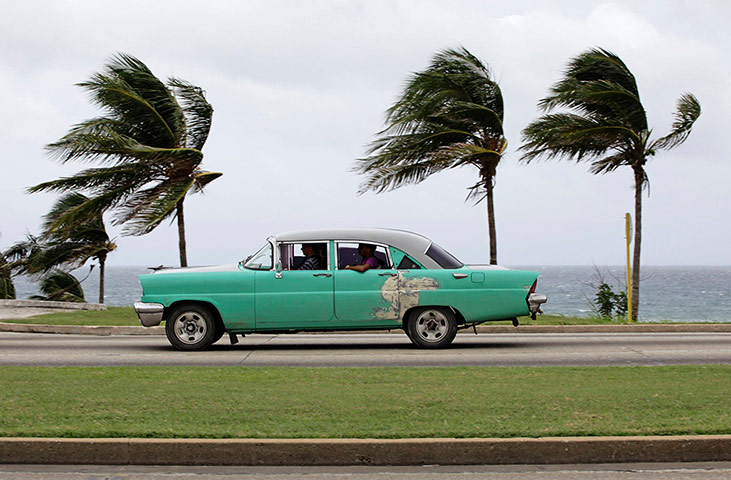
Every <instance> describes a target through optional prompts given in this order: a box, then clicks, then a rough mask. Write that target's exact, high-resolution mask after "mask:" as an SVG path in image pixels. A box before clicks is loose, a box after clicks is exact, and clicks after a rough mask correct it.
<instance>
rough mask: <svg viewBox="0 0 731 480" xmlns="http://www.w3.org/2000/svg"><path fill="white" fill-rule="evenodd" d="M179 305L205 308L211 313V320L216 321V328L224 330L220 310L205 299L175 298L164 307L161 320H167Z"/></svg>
mask: <svg viewBox="0 0 731 480" xmlns="http://www.w3.org/2000/svg"><path fill="white" fill-rule="evenodd" d="M181 305H200V306H202V307H205V308H207V309H208V311H209V312H211V314H212V315H213V321H214V322H216V328H220V329H222V331H226V326H225V325H224V323H223V317H221V312H219V311H218V308H216V306H215V305H214V304H212V303H211V302H207V301H205V300H176V301H175V302H173V303H171V304H170V305H169V306H167V307H165V310H163V314H162V318H163V320H166V321H167V320H168V315H169V314H170V312H172V311H173V310H175V309H176V308H177V307H179V306H181Z"/></svg>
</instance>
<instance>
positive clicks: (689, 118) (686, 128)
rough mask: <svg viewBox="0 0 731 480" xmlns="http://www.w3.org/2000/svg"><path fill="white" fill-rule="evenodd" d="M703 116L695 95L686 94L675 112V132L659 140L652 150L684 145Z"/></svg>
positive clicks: (679, 100) (681, 98)
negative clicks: (697, 121) (696, 122)
mask: <svg viewBox="0 0 731 480" xmlns="http://www.w3.org/2000/svg"><path fill="white" fill-rule="evenodd" d="M700 115H701V104H700V102H699V101H698V99H697V98H695V96H694V95H693V94H690V93H685V94H683V95H682V96H681V97H680V99H678V109H677V111H676V112H675V121H674V122H673V130H672V131H671V132H670V133H669V134H668V135H665V136H664V137H662V138H659V139H658V140H657V141H655V143H653V144H652V146H651V147H650V148H652V149H662V150H669V149H671V148H674V147H677V146H678V145H680V144H681V143H683V142H684V141H685V140H686V139H687V138H688V135H690V131H691V129H692V128H693V125H694V124H695V121H696V120H698V117H700Z"/></svg>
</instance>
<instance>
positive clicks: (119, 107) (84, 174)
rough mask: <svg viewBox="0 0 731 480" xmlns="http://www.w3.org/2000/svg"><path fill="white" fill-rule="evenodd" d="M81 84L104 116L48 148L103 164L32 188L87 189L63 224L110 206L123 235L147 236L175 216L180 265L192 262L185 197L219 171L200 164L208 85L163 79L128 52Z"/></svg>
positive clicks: (67, 158)
mask: <svg viewBox="0 0 731 480" xmlns="http://www.w3.org/2000/svg"><path fill="white" fill-rule="evenodd" d="M79 85H80V86H81V87H82V88H84V89H86V90H87V91H88V92H89V93H90V96H91V100H92V102H93V103H95V104H96V105H97V106H99V107H100V108H101V109H102V110H103V113H104V115H103V116H101V117H97V118H92V119H90V120H86V121H84V122H81V123H79V124H77V125H75V126H73V127H72V128H71V130H70V131H69V133H68V134H66V135H65V136H64V137H63V138H61V139H60V140H59V141H58V142H55V143H52V144H50V145H48V146H47V149H48V151H49V152H50V154H51V155H52V156H54V157H55V158H57V159H58V160H60V161H61V162H62V163H65V162H68V161H71V160H81V161H89V162H97V163H99V164H101V166H100V167H98V168H90V169H86V170H83V171H81V172H79V173H77V174H76V175H73V176H71V177H65V178H60V179H57V180H52V181H49V182H45V183H41V184H39V185H36V186H34V187H31V188H30V189H29V191H30V192H41V191H58V192H81V193H85V194H87V197H88V199H87V200H86V201H85V202H84V204H83V205H81V206H79V207H77V208H75V209H73V210H72V211H69V212H68V213H67V214H66V218H64V219H62V220H61V222H66V223H69V224H72V223H74V222H75V221H76V220H77V219H79V218H93V217H94V216H95V215H99V214H101V213H102V212H104V211H106V210H111V211H112V212H113V223H114V224H115V225H120V224H124V225H125V227H124V229H123V230H122V233H123V234H125V235H144V234H146V233H149V232H151V231H152V230H153V229H155V228H156V227H157V226H158V225H159V224H160V223H161V222H162V221H163V220H165V219H167V218H170V217H174V218H175V219H177V224H178V245H179V251H180V265H181V266H187V264H188V261H187V252H186V244H185V217H184V213H183V212H184V211H183V202H184V200H185V197H186V196H187V195H188V194H190V193H195V192H200V191H202V189H203V187H205V186H206V185H207V184H208V183H210V182H211V181H213V180H215V179H216V178H218V177H219V176H221V174H220V173H215V172H206V171H203V170H201V169H200V165H201V162H202V160H203V153H202V152H201V149H202V148H203V145H204V144H205V142H206V140H207V138H208V133H209V131H210V128H211V117H212V114H213V108H212V107H211V105H210V104H209V103H208V101H207V100H206V98H205V94H204V92H203V90H202V89H200V88H199V87H197V86H194V85H192V84H190V83H188V82H186V81H183V80H180V79H176V78H171V79H169V80H168V82H167V84H164V83H163V82H162V81H160V80H159V79H158V78H157V77H155V75H153V74H152V72H151V71H150V69H149V68H147V66H146V65H145V64H144V63H142V62H141V61H140V60H138V59H136V58H134V57H132V56H129V55H124V54H118V55H116V56H114V57H112V59H111V60H110V61H109V63H108V64H107V65H106V67H105V69H104V71H102V72H100V73H97V74H95V75H93V76H92V77H91V79H90V80H89V81H87V82H84V83H80V84H79Z"/></svg>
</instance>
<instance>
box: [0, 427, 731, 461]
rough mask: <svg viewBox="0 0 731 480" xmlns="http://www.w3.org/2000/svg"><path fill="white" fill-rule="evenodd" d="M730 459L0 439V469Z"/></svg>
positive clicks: (501, 443)
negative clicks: (20, 466)
mask: <svg viewBox="0 0 731 480" xmlns="http://www.w3.org/2000/svg"><path fill="white" fill-rule="evenodd" d="M715 461H731V435H708V436H705V435H704V436H667V437H666V436H648V437H553V438H510V439H499V438H498V439H491V438H485V439H483V438H474V439H451V438H434V439H431V438H429V439H397V440H359V439H299V440H284V439H282V440H276V439H221V440H210V439H182V440H174V439H137V438H118V439H117V438H104V439H66V438H4V439H0V463H3V464H65V465H80V464H86V465H237V466H256V465H271V466H288V465H297V466H325V465H433V464H439V465H500V464H503V465H508V464H568V463H573V464H577V463H635V462H715Z"/></svg>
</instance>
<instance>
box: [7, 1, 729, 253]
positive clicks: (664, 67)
mask: <svg viewBox="0 0 731 480" xmlns="http://www.w3.org/2000/svg"><path fill="white" fill-rule="evenodd" d="M729 19H731V2H727V1H725V0H718V1H702V0H694V1H690V0H689V1H670V0H666V1H639V2H638V1H615V2H599V1H587V0H581V1H519V0H516V1H512V2H503V1H486V0H482V1H450V2H445V1H416V0H413V1H409V0H401V1H394V0H386V1H374V0H367V1H366V0H364V1H348V0H340V1H336V0H332V1H302V2H294V1H291V2H288V1H274V0H267V1H242V2H233V1H208V2H201V1H185V0H175V1H158V0H156V1H154V2H150V1H147V0H144V1H129V0H128V1H125V2H102V1H98V0H94V1H58V0H56V1H48V2H41V1H33V0H25V1H23V2H5V5H4V9H3V15H2V16H0V145H2V167H3V168H2V170H0V171H1V172H2V173H0V193H2V201H1V202H0V205H2V207H0V235H1V236H0V249H6V248H7V247H8V246H10V245H11V244H12V243H14V242H16V241H19V240H22V239H23V238H24V235H25V233H26V232H31V233H37V232H38V229H39V224H40V222H41V217H42V216H43V215H44V214H45V213H47V211H48V209H49V207H50V206H51V204H52V203H53V201H54V200H55V198H56V197H55V196H54V195H52V194H35V195H27V194H26V193H25V189H26V188H27V187H28V186H31V185H35V184H37V183H40V182H42V181H46V180H50V179H54V178H58V177H60V176H67V175H71V174H73V173H75V172H76V171H77V170H79V169H81V168H82V167H84V166H85V165H83V164H67V165H59V164H57V163H54V162H53V161H51V160H50V159H49V158H48V157H47V156H46V155H45V153H44V150H43V146H44V145H45V144H47V143H50V142H53V141H55V140H57V139H59V138H60V137H61V136H62V135H64V134H65V133H66V132H67V130H68V129H69V127H70V126H71V125H72V124H74V123H77V122H79V121H82V120H85V119H88V118H91V117H93V116H95V115H97V114H98V113H99V111H98V110H97V109H96V108H95V107H93V106H92V105H90V104H89V102H88V100H87V97H86V94H85V92H84V91H83V90H82V89H81V88H79V87H77V86H75V84H76V83H78V82H81V81H84V80H86V79H88V77H89V76H90V75H91V74H92V73H94V72H96V71H99V70H101V69H102V67H103V66H104V64H105V63H106V61H107V59H108V58H109V57H110V56H111V55H113V54H114V53H115V52H124V53H128V54H131V55H134V56H136V57H138V58H139V59H141V60H142V61H143V62H145V63H146V64H147V65H148V67H150V69H151V70H152V71H153V72H154V73H155V74H156V75H157V76H158V77H159V78H162V79H165V78H167V77H169V76H173V75H174V76H178V77H181V78H183V79H186V80H188V81H190V82H192V83H195V84H197V85H200V86H201V87H202V88H204V89H205V90H206V92H207V98H208V99H209V101H210V102H211V103H212V105H213V106H214V108H215V113H214V117H213V127H212V131H211V135H210V137H209V139H208V142H207V144H206V145H205V147H204V149H203V152H204V154H205V158H204V164H203V168H204V169H206V170H211V171H220V172H223V176H222V177H221V178H219V179H218V180H216V181H215V182H213V183H212V184H210V186H209V187H208V188H207V191H206V193H205V194H204V195H195V196H191V197H188V199H187V200H186V227H187V241H188V261H189V263H190V264H191V265H203V264H215V263H231V262H235V261H238V260H240V259H242V258H244V257H245V256H246V255H248V254H250V253H253V251H254V250H256V249H257V248H258V247H259V246H260V245H261V244H263V242H264V239H265V238H266V237H267V236H268V235H271V234H273V233H276V232H281V231H288V230H296V229H304V228H324V227H345V226H381V227H390V228H401V229H406V230H411V231H415V232H419V233H422V234H424V235H426V236H428V237H430V238H432V239H433V240H434V241H436V242H437V243H439V244H441V245H442V246H444V247H445V248H447V249H448V250H451V251H452V252H453V253H454V254H455V255H456V256H457V257H458V258H460V259H461V260H463V261H466V262H472V263H487V262H488V260H489V251H488V241H487V226H486V212H485V205H484V203H482V204H479V205H477V206H473V205H472V204H471V203H465V202H464V199H465V196H466V193H467V190H466V189H467V187H469V186H470V185H473V184H474V183H475V181H476V180H477V172H476V170H472V169H470V168H463V169H459V170H453V171H449V172H442V173H440V174H436V175H434V176H432V177H431V178H430V179H429V180H427V181H425V182H423V183H422V184H420V185H417V186H409V187H403V188H401V189H399V190H397V191H394V192H390V193H385V194H380V195H374V194H365V195H362V196H358V195H356V191H357V188H358V185H359V183H360V180H361V179H360V178H359V177H358V176H356V174H354V173H352V172H351V171H350V170H351V168H352V166H353V163H354V160H355V159H356V158H358V157H361V156H363V155H364V152H365V147H366V145H367V144H368V143H369V142H370V141H372V140H373V138H374V134H375V133H376V132H378V131H379V130H380V129H381V128H382V127H383V118H384V117H383V112H384V111H385V110H386V109H387V108H388V107H389V106H390V105H391V104H392V103H393V101H394V100H395V98H396V97H397V95H398V94H399V92H400V89H401V86H402V85H403V83H404V81H405V80H406V78H407V77H408V76H409V74H410V73H411V72H415V71H418V70H421V69H423V68H424V67H425V66H427V65H428V63H429V61H430V59H431V57H432V56H433V55H434V53H435V52H437V51H438V50H441V49H445V48H450V47H458V46H464V47H466V48H467V49H468V50H470V51H471V52H472V53H473V54H475V55H476V56H478V57H480V58H481V59H483V60H484V61H485V62H486V63H488V64H489V65H490V67H491V69H492V70H493V72H494V73H495V76H496V79H497V80H498V81H499V83H500V86H501V88H502V91H503V96H504V101H505V127H506V135H507V138H508V141H509V147H508V150H507V152H506V154H505V156H504V157H503V160H502V161H501V164H500V166H499V168H498V175H497V185H496V189H495V195H496V197H495V205H496V217H497V235H498V260H499V262H500V263H501V264H505V265H591V264H592V263H595V264H597V265H619V264H622V263H623V261H624V258H625V250H624V214H625V212H631V211H633V184H632V181H633V180H632V175H631V172H630V171H621V170H620V171H617V172H614V173H611V174H608V175H604V176H594V175H592V174H590V173H589V172H588V167H587V165H585V164H575V163H573V162H567V161H562V162H557V161H551V162H542V163H536V164H531V165H528V166H526V165H523V164H519V163H518V159H519V155H518V154H517V153H516V150H517V148H518V147H519V146H520V144H521V140H520V131H521V129H523V128H524V127H525V126H526V125H527V124H528V123H529V122H530V121H532V120H533V119H534V118H535V117H536V116H537V114H538V112H537V110H536V103H537V102H538V100H540V99H541V98H542V97H543V96H545V95H546V93H547V91H548V88H549V87H550V86H551V85H552V84H553V83H554V82H555V81H557V80H558V79H559V77H560V74H561V71H562V70H563V68H564V67H565V65H566V63H567V61H568V60H569V59H570V58H571V57H572V56H575V55H577V54H578V53H580V52H582V51H584V50H586V49H588V48H591V47H597V46H598V47H602V48H605V49H608V50H611V51H613V52H614V53H616V54H618V55H619V56H620V57H621V58H622V59H623V60H624V61H625V63H626V64H627V65H628V66H629V68H630V69H631V70H632V72H633V73H634V74H635V76H636V77H637V82H638V84H639V89H640V94H641V98H642V101H643V102H644V105H645V107H646V109H647V114H648V117H649V121H650V125H651V126H652V128H653V132H654V135H656V136H662V135H665V134H666V133H667V132H668V130H669V128H670V124H671V122H672V119H673V117H672V113H673V111H674V110H675V102H676V100H677V98H678V97H679V96H680V95H681V94H682V93H683V92H686V91H688V92H692V93H694V94H695V95H696V96H697V97H698V99H699V100H700V102H701V105H702V108H703V114H702V116H701V117H700V119H699V120H698V122H697V123H696V125H695V127H694V130H693V133H692V134H691V136H690V138H689V139H688V141H687V142H686V143H684V144H683V145H681V146H680V147H678V148H676V149H675V150H673V151H669V152H660V153H658V155H657V156H656V157H655V158H653V159H652V160H651V161H650V163H649V166H648V167H647V171H648V174H649V177H650V187H651V188H650V197H649V198H648V197H647V196H645V197H644V211H643V217H644V224H643V243H642V248H643V252H642V259H643V263H644V264H654V265H713V264H719V265H729V264H731V240H729V238H730V237H731V226H729V218H731V201H730V200H731V197H730V195H729V183H730V181H731V162H729V156H728V151H729V147H728V141H727V140H728V137H729V135H731V54H730V53H729V45H731V38H729V33H728V31H729V30H728V21H729ZM110 230H111V233H112V235H114V236H116V237H117V240H116V241H117V243H118V250H117V251H116V252H114V253H113V254H112V255H111V256H110V257H109V261H108V262H109V264H111V265H159V264H161V263H162V264H166V265H176V264H177V258H178V254H177V231H176V228H175V226H174V225H169V224H168V223H165V224H163V225H161V226H160V227H159V228H158V229H157V230H156V231H155V232H153V233H152V234H149V235H146V236H143V237H121V236H120V233H119V228H117V227H111V228H110Z"/></svg>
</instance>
